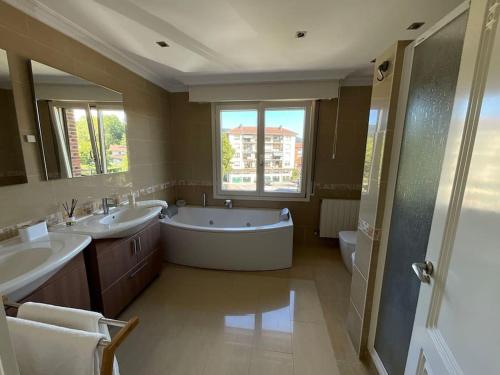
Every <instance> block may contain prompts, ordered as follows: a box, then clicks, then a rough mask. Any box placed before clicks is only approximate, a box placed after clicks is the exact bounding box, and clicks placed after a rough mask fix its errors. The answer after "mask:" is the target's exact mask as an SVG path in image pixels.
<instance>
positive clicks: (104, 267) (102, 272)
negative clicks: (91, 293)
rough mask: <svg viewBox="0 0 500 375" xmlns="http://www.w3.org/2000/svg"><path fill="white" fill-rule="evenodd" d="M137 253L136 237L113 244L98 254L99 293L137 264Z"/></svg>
mask: <svg viewBox="0 0 500 375" xmlns="http://www.w3.org/2000/svg"><path fill="white" fill-rule="evenodd" d="M137 252H138V241H137V236H133V237H130V238H127V239H125V240H122V241H118V242H115V243H113V244H112V245H111V246H109V247H106V248H103V249H102V251H99V252H98V254H97V262H98V264H99V277H100V279H101V291H104V290H106V289H107V288H108V287H110V286H111V285H112V284H113V283H114V282H115V281H117V280H118V279H119V278H120V277H122V276H123V275H124V274H126V273H127V272H129V271H130V269H131V268H133V267H134V266H135V265H136V264H137Z"/></svg>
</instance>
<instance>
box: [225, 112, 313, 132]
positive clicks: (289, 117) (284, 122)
mask: <svg viewBox="0 0 500 375" xmlns="http://www.w3.org/2000/svg"><path fill="white" fill-rule="evenodd" d="M304 116H305V113H304V110H303V109H286V110H284V109H279V110H266V113H265V124H266V125H267V126H272V127H278V126H280V125H281V126H283V127H284V128H286V129H290V130H291V131H293V132H295V133H297V134H298V136H299V137H301V136H303V133H304ZM221 125H222V128H223V129H231V128H235V127H238V126H240V125H243V126H257V111H256V110H239V111H221Z"/></svg>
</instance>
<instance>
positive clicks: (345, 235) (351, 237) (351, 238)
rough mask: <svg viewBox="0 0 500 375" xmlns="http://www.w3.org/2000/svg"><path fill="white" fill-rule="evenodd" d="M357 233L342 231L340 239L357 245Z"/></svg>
mask: <svg viewBox="0 0 500 375" xmlns="http://www.w3.org/2000/svg"><path fill="white" fill-rule="evenodd" d="M356 233H357V232H356V231H342V232H340V233H339V237H340V238H342V241H345V242H346V243H348V244H351V245H356Z"/></svg>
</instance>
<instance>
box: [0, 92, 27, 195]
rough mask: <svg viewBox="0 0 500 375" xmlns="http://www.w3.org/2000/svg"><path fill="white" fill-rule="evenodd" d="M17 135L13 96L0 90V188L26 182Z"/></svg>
mask: <svg viewBox="0 0 500 375" xmlns="http://www.w3.org/2000/svg"><path fill="white" fill-rule="evenodd" d="M17 134H18V131H17V119H16V108H15V105H14V95H13V93H12V90H10V89H0V186H3V185H11V184H20V183H24V182H26V170H25V168H24V160H23V153H22V150H21V142H20V141H19V140H17V142H16V140H15V139H14V138H15V137H16V136H17Z"/></svg>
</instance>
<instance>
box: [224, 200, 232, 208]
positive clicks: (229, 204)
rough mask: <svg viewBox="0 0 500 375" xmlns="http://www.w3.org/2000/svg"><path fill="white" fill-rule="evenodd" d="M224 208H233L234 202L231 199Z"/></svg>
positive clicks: (225, 203)
mask: <svg viewBox="0 0 500 375" xmlns="http://www.w3.org/2000/svg"><path fill="white" fill-rule="evenodd" d="M224 207H226V208H233V201H232V200H231V199H226V200H225V202H224Z"/></svg>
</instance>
